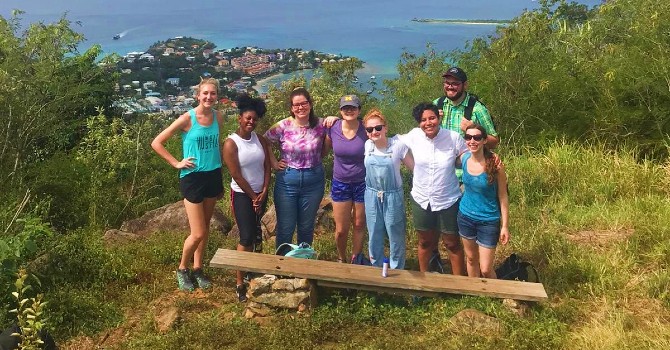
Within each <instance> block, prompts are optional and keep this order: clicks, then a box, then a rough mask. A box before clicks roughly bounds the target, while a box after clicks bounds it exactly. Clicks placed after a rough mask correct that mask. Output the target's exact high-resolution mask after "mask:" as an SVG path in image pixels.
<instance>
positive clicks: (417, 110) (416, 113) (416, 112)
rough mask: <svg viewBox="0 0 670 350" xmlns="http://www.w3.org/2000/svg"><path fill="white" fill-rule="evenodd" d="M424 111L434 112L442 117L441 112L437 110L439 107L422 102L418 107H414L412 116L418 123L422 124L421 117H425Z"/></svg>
mask: <svg viewBox="0 0 670 350" xmlns="http://www.w3.org/2000/svg"><path fill="white" fill-rule="evenodd" d="M423 111H433V112H434V113H435V115H436V116H438V117H439V116H440V110H439V109H437V106H435V105H434V104H432V103H430V102H421V103H419V104H418V105H416V106H414V109H412V116H413V117H414V120H416V122H417V123H421V117H422V116H423Z"/></svg>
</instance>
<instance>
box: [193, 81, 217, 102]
mask: <svg viewBox="0 0 670 350" xmlns="http://www.w3.org/2000/svg"><path fill="white" fill-rule="evenodd" d="M207 84H212V85H214V87H215V88H216V94H217V95H218V94H219V90H220V88H221V87H220V86H219V80H218V79H214V78H204V79H203V78H200V84H198V86H197V87H196V88H195V96H196V97H197V96H198V95H199V94H200V88H201V87H202V86H203V85H207Z"/></svg>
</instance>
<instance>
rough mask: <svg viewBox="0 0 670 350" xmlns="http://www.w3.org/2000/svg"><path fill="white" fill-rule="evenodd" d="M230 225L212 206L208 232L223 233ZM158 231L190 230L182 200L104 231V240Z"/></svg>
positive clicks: (134, 237) (126, 238)
mask: <svg viewBox="0 0 670 350" xmlns="http://www.w3.org/2000/svg"><path fill="white" fill-rule="evenodd" d="M230 226H231V225H230V220H229V219H228V218H226V216H225V215H224V214H223V212H222V211H221V209H219V208H214V215H213V216H212V221H211V222H210V230H211V231H210V232H211V233H225V232H228V230H230ZM159 231H183V232H189V231H190V228H189V226H188V218H187V217H186V210H185V209H184V202H183V201H178V202H175V203H172V204H167V205H164V206H162V207H160V208H158V209H154V210H151V211H148V212H146V213H145V214H144V215H142V216H141V217H139V218H137V219H133V220H128V221H126V222H124V223H123V224H122V225H121V228H120V229H119V230H108V231H107V232H105V240H106V241H116V240H128V239H136V238H140V237H145V236H148V235H150V234H152V233H154V232H159Z"/></svg>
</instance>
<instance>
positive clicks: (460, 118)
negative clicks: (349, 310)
mask: <svg viewBox="0 0 670 350" xmlns="http://www.w3.org/2000/svg"><path fill="white" fill-rule="evenodd" d="M442 78H444V80H443V88H444V95H445V96H444V97H440V98H436V99H435V100H434V101H433V104H434V105H436V106H437V107H438V108H439V112H440V117H442V124H440V126H441V127H442V128H443V129H447V130H452V131H455V132H458V133H460V134H461V136H463V135H464V134H465V129H467V128H468V127H469V126H470V125H472V124H473V123H477V124H479V125H481V126H483V127H484V129H485V130H486V133H487V134H488V136H487V138H486V140H487V142H486V146H487V147H489V149H492V148H494V147H496V146H497V145H498V142H499V138H498V133H497V132H496V130H495V127H494V125H493V120H492V119H491V115H489V111H488V110H487V109H486V106H484V104H482V103H481V102H479V101H478V100H477V98H476V97H474V96H473V95H471V94H469V93H468V92H467V88H468V76H467V74H465V72H464V71H463V70H462V69H460V68H459V67H451V68H449V69H448V70H447V71H446V72H444V74H442ZM468 107H469V108H468ZM467 109H470V112H468V114H471V116H470V119H468V118H467V117H466V110H467ZM456 176H457V177H458V181H459V182H461V181H462V177H463V170H462V169H460V168H457V169H456ZM442 243H443V245H444V246H445V247H448V242H447V238H446V237H443V241H442ZM447 250H449V251H451V250H452V249H448V248H447ZM460 250H461V252H462V250H463V248H462V247H460ZM429 269H430V271H439V272H442V271H443V266H442V259H441V258H440V253H439V251H435V252H434V253H433V256H432V257H431V259H430V266H429Z"/></svg>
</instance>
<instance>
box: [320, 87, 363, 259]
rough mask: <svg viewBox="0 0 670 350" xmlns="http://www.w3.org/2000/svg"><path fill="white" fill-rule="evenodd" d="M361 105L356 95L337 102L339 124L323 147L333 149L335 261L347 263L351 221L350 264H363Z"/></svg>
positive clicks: (335, 125) (335, 126)
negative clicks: (359, 118)
mask: <svg viewBox="0 0 670 350" xmlns="http://www.w3.org/2000/svg"><path fill="white" fill-rule="evenodd" d="M360 114H361V102H360V100H359V99H358V96H356V95H346V96H342V98H341V99H340V115H341V116H342V119H341V120H337V121H336V122H335V123H334V124H333V127H332V128H330V129H329V130H328V132H327V134H326V147H327V148H330V147H332V149H333V155H334V156H335V160H334V162H333V182H332V186H331V191H330V197H331V198H332V199H333V219H335V245H336V246H337V261H339V262H343V261H346V260H345V259H346V257H347V239H348V236H349V228H350V227H351V221H352V217H353V222H354V231H353V237H352V241H351V251H352V257H351V262H352V263H354V262H357V263H362V261H364V260H366V259H364V257H363V256H362V255H361V254H362V253H361V251H362V250H363V238H364V229H365V204H364V202H365V165H364V164H363V160H364V159H365V141H366V140H367V135H366V134H365V129H364V128H363V123H361V122H360V121H359V120H358V116H359V115H360Z"/></svg>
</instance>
